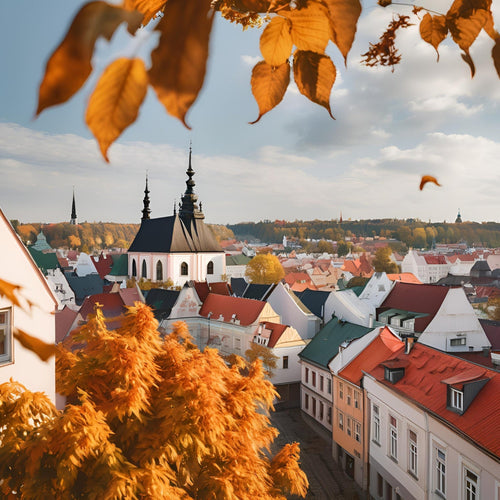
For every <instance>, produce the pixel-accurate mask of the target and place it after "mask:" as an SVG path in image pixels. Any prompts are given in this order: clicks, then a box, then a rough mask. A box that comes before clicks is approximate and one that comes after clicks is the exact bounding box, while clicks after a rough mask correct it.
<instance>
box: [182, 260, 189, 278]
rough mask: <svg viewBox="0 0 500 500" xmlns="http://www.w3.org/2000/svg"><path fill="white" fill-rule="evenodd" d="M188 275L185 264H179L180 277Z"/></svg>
mask: <svg viewBox="0 0 500 500" xmlns="http://www.w3.org/2000/svg"><path fill="white" fill-rule="evenodd" d="M187 275H188V265H187V263H186V262H183V263H182V264H181V276H187Z"/></svg>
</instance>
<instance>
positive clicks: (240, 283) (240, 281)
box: [231, 278, 248, 297]
mask: <svg viewBox="0 0 500 500" xmlns="http://www.w3.org/2000/svg"><path fill="white" fill-rule="evenodd" d="M247 286H248V283H247V281H246V280H245V278H231V290H232V291H233V293H234V294H235V295H236V296H237V297H243V294H244V293H245V290H246V289H247Z"/></svg>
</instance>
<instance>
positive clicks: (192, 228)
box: [128, 215, 223, 253]
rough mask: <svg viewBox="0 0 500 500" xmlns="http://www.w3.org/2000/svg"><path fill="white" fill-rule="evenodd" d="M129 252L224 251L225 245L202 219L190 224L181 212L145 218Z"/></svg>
mask: <svg viewBox="0 0 500 500" xmlns="http://www.w3.org/2000/svg"><path fill="white" fill-rule="evenodd" d="M128 251H129V252H159V253H193V252H222V251H223V250H222V248H221V246H220V245H219V243H217V240H216V239H215V237H214V236H213V234H212V233H211V231H210V229H209V228H208V226H206V225H205V223H204V222H203V220H201V219H192V220H191V223H190V224H189V227H186V225H185V224H184V221H183V220H182V219H181V217H180V216H179V215H170V216H168V217H159V218H156V219H142V221H141V226H140V228H139V232H138V233H137V234H136V236H135V238H134V241H133V242H132V245H130V248H129V249H128Z"/></svg>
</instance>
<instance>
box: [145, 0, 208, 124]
mask: <svg viewBox="0 0 500 500" xmlns="http://www.w3.org/2000/svg"><path fill="white" fill-rule="evenodd" d="M213 18H214V11H213V9H212V8H211V0H169V1H168V3H167V5H166V7H165V13H164V16H163V18H162V20H161V21H160V22H159V23H158V26H157V28H156V29H157V30H158V31H160V32H161V37H160V42H159V44H158V47H157V48H156V49H155V50H154V51H153V52H152V53H151V62H152V66H151V69H150V70H149V79H150V82H151V85H152V86H153V88H154V89H155V91H156V95H157V96H158V99H159V100H160V102H161V103H162V104H163V105H164V106H165V109H166V110H167V112H168V113H170V114H171V115H172V116H175V117H176V118H179V120H181V121H182V123H183V124H184V125H185V126H186V127H187V128H190V127H189V126H188V125H187V123H186V120H185V117H186V113H187V112H188V110H189V108H190V107H191V105H192V104H193V102H194V101H195V100H196V97H197V96H198V93H199V91H200V90H201V87H202V86H203V80H204V79H205V68H206V62H207V58H208V42H209V39H210V31H211V29H212V21H213Z"/></svg>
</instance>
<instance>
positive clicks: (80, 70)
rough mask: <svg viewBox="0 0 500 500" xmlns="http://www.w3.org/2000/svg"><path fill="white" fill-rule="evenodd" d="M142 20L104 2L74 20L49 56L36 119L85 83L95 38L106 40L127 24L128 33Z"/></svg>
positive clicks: (86, 8) (86, 7) (85, 8)
mask: <svg viewBox="0 0 500 500" xmlns="http://www.w3.org/2000/svg"><path fill="white" fill-rule="evenodd" d="M141 18H142V16H141V15H140V14H139V13H138V12H131V11H128V10H126V9H122V8H120V7H115V6H112V5H108V4H107V3H106V2H101V1H98V2H90V3H88V4H86V5H84V6H83V7H82V8H81V9H80V11H79V12H78V13H77V15H76V16H75V18H74V20H73V22H72V23H71V26H70V28H69V30H68V32H67V34H66V36H65V37H64V40H63V41H62V42H61V44H60V45H59V47H57V49H56V50H55V51H54V53H53V54H52V55H51V56H50V59H49V60H48V62H47V66H46V68H45V74H44V77H43V80H42V83H41V84H40V90H39V96H38V107H37V110H36V115H39V114H40V113H41V112H42V111H43V110H44V109H45V108H48V107H50V106H54V105H56V104H61V103H63V102H66V101H67V100H68V99H69V98H70V97H72V96H73V95H74V94H75V93H76V92H78V90H80V88H81V87H82V85H83V84H84V83H85V82H86V80H87V78H88V76H89V75H90V73H91V72H92V64H91V59H92V53H93V52H94V45H95V42H96V40H97V38H98V37H99V36H103V37H105V38H106V39H108V40H109V39H110V38H111V36H112V35H113V33H114V32H115V30H116V28H117V27H118V26H119V25H120V24H121V23H122V22H123V21H126V22H127V23H128V27H129V28H128V29H129V32H130V33H134V32H135V31H136V30H137V28H138V27H139V25H140V22H141Z"/></svg>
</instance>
